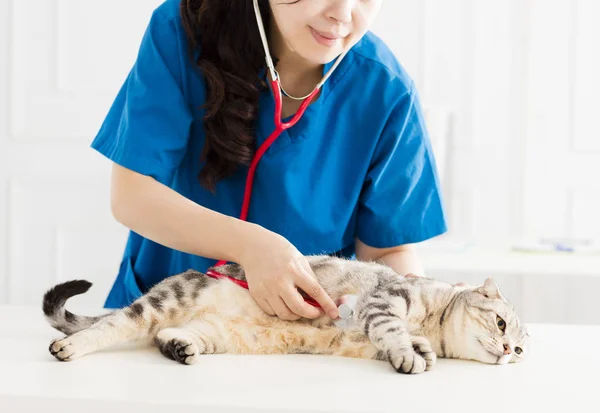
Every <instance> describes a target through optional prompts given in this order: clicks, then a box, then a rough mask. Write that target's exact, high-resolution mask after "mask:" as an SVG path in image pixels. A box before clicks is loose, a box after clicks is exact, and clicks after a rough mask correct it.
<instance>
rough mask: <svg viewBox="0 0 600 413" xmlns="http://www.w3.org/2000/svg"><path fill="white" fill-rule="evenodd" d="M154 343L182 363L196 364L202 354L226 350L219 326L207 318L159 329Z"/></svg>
mask: <svg viewBox="0 0 600 413" xmlns="http://www.w3.org/2000/svg"><path fill="white" fill-rule="evenodd" d="M154 344H155V345H156V346H157V347H158V348H159V350H160V352H161V353H162V354H163V355H164V356H166V357H167V358H169V359H171V360H175V361H177V362H179V363H181V364H194V363H195V362H196V361H198V357H199V356H200V355H201V354H216V353H224V352H225V351H226V346H225V341H224V339H223V337H222V336H221V334H220V333H219V331H218V329H217V327H216V326H215V325H213V324H212V323H210V322H208V321H205V320H192V321H190V322H189V323H187V324H185V325H183V326H181V327H177V328H165V329H162V330H159V331H158V333H157V334H156V337H155V338H154Z"/></svg>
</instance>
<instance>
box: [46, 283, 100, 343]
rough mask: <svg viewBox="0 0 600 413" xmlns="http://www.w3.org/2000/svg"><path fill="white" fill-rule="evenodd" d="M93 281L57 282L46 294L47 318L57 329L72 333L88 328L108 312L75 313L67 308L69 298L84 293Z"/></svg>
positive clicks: (68, 333)
mask: <svg viewBox="0 0 600 413" xmlns="http://www.w3.org/2000/svg"><path fill="white" fill-rule="evenodd" d="M91 286H92V283H91V282H89V281H85V280H73V281H67V282H65V283H62V284H57V285H55V286H54V287H52V288H51V289H49V290H48V291H47V292H46V294H44V300H43V303H42V309H43V310H44V314H45V315H46V320H48V322H49V323H50V325H51V326H52V327H54V328H55V329H57V330H59V331H61V332H63V333H65V334H67V335H71V334H74V333H76V332H78V331H80V330H83V329H85V328H88V327H89V326H91V325H92V324H94V323H95V322H97V321H98V320H100V319H102V318H103V317H105V316H106V315H107V314H104V315H101V316H97V317H87V316H81V315H75V314H73V313H71V312H70V311H68V310H66V309H65V303H66V302H67V300H68V299H69V298H71V297H73V296H75V295H79V294H83V293H85V292H86V291H87V290H89V289H90V287H91Z"/></svg>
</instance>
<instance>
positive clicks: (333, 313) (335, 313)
mask: <svg viewBox="0 0 600 413" xmlns="http://www.w3.org/2000/svg"><path fill="white" fill-rule="evenodd" d="M337 316H338V312H337V311H335V310H331V311H330V312H329V317H331V318H337Z"/></svg>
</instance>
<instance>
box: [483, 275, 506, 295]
mask: <svg viewBox="0 0 600 413" xmlns="http://www.w3.org/2000/svg"><path fill="white" fill-rule="evenodd" d="M477 292H478V293H481V294H483V296H485V297H487V298H491V299H493V300H495V299H503V298H504V297H502V294H501V293H500V288H499V287H498V284H496V281H494V279H493V278H492V277H488V278H486V280H485V282H484V283H483V285H482V286H481V287H479V288H478V289H477Z"/></svg>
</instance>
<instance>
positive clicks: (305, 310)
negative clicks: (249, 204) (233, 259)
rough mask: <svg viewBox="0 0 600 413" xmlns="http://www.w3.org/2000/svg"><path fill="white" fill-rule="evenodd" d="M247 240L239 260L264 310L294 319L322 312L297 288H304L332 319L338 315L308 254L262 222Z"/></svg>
mask: <svg viewBox="0 0 600 413" xmlns="http://www.w3.org/2000/svg"><path fill="white" fill-rule="evenodd" d="M244 241H245V242H244V247H243V252H242V253H241V256H240V259H239V260H238V263H239V264H240V265H241V266H242V267H243V268H244V272H245V274H246V279H247V281H248V287H249V290H250V294H251V295H252V297H253V298H254V300H255V301H256V303H257V304H258V305H259V306H260V307H261V308H262V309H263V311H265V312H266V313H267V314H270V315H277V316H278V317H279V318H281V319H283V320H290V321H291V320H298V319H300V318H301V317H305V318H317V317H319V316H320V315H322V312H321V311H320V310H319V309H318V308H315V307H313V306H312V305H310V304H308V303H306V302H305V301H304V298H303V297H302V295H300V292H299V291H298V290H297V288H301V289H302V290H303V291H304V292H306V293H307V294H308V295H309V296H310V297H312V298H313V299H314V300H315V301H317V302H318V303H319V304H320V305H321V308H322V309H323V310H324V311H325V312H326V313H327V314H328V315H329V316H330V317H331V318H337V317H338V310H337V307H336V305H335V303H334V302H333V300H332V299H331V297H329V295H328V294H327V293H326V292H325V290H324V289H323V287H322V286H321V285H320V284H319V282H318V281H317V278H316V277H315V275H314V273H313V272H312V270H311V268H310V265H309V263H308V261H307V259H306V257H304V256H303V255H302V254H301V253H300V252H299V251H298V250H297V249H296V248H295V247H294V246H293V245H292V244H291V243H290V242H289V241H287V240H286V239H285V238H284V237H282V236H280V235H279V234H276V233H274V232H272V231H269V230H267V229H265V228H262V227H260V226H258V225H257V226H255V228H254V230H253V231H251V233H250V234H249V237H248V239H245V240H244Z"/></svg>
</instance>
